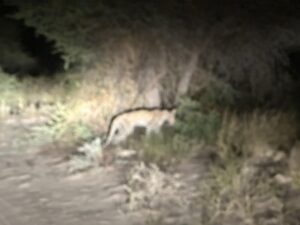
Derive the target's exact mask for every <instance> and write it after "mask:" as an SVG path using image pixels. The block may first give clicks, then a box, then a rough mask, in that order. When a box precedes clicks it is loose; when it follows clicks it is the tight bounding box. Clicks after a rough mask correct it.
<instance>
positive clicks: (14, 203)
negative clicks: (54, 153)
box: [0, 119, 143, 225]
mask: <svg viewBox="0 0 300 225" xmlns="http://www.w3.org/2000/svg"><path fill="white" fill-rule="evenodd" d="M34 125H35V122H33V123H31V122H28V121H22V120H18V119H10V120H2V121H1V122H0V225H25V224H32V225H34V224H37V225H50V224H51V225H54V224H55V225H60V224H63V225H71V224H72V225H82V224H88V225H102V224H103V225H104V224H110V225H118V224H122V225H126V224H130V225H133V224H142V218H143V217H142V215H140V214H135V215H134V214H124V213H122V211H121V210H120V208H121V207H122V204H124V203H125V198H126V195H125V191H124V188H123V187H124V186H123V184H124V173H125V169H124V168H123V167H122V166H119V167H115V168H114V169H112V168H106V169H105V168H99V169H94V170H91V171H90V172H86V173H84V175H83V174H77V175H68V174H67V173H66V165H65V164H64V163H59V164H56V163H55V161H57V160H58V159H57V158H53V157H44V156H40V155H39V154H37V152H38V151H39V147H38V146H39V145H38V144H33V141H32V140H31V138H30V132H31V128H33V127H34Z"/></svg>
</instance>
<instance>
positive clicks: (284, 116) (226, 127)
mask: <svg viewBox="0 0 300 225" xmlns="http://www.w3.org/2000/svg"><path fill="white" fill-rule="evenodd" d="M222 123H223V124H222V128H221V130H220V132H219V136H218V143H217V144H218V145H219V147H220V150H221V154H222V155H224V156H227V155H232V154H240V155H244V156H247V155H253V154H254V155H255V154H260V153H262V154H263V153H264V152H261V151H263V149H264V147H265V146H269V147H271V148H273V149H275V150H285V151H287V150H289V148H290V147H291V146H292V145H293V143H294V141H295V140H296V139H297V135H298V126H297V124H298V123H297V120H296V117H295V116H294V115H293V114H292V113H290V112H280V111H277V112H263V111H254V112H252V113H246V114H243V115H238V114H234V113H231V114H230V113H227V114H225V116H224V117H223V122H222Z"/></svg>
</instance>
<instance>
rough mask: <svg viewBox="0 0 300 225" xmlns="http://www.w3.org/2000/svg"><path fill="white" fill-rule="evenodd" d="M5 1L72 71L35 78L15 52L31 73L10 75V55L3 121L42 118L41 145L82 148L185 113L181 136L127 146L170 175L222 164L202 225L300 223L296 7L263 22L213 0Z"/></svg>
mask: <svg viewBox="0 0 300 225" xmlns="http://www.w3.org/2000/svg"><path fill="white" fill-rule="evenodd" d="M4 2H6V4H8V5H11V6H13V7H16V8H17V10H16V12H15V13H14V14H13V15H10V17H12V18H14V19H16V20H21V21H22V22H23V23H24V24H23V25H24V26H28V27H31V28H34V30H35V32H36V33H37V34H39V35H43V36H44V37H45V39H46V40H48V41H49V42H51V43H53V53H55V54H56V53H59V57H61V59H62V61H63V62H64V70H63V71H60V72H57V73H54V75H52V76H51V77H50V76H47V75H46V74H40V75H39V76H33V75H29V74H30V70H29V69H28V68H29V65H30V67H34V65H36V64H35V60H34V59H33V58H32V57H31V56H28V55H27V56H26V54H25V53H26V52H22V51H21V52H18V51H17V53H16V54H12V55H10V57H11V60H9V61H10V63H11V62H13V61H16V62H17V61H18V58H19V59H20V61H21V59H22V60H23V61H24V63H25V62H26V65H27V66H26V70H25V69H24V71H23V73H22V72H20V71H21V70H16V71H17V72H15V73H9V72H8V69H7V68H12V70H13V69H15V68H17V67H18V68H19V67H22V65H21V66H20V65H11V64H10V65H9V67H7V66H6V64H7V63H6V62H5V60H4V59H2V58H0V66H1V67H0V80H1V83H0V118H1V119H4V118H6V117H11V116H15V117H18V116H24V117H36V116H43V117H45V118H46V122H45V123H44V124H43V125H41V126H40V127H39V128H38V129H37V130H36V137H35V138H39V137H40V135H44V136H47V137H49V140H50V142H66V143H76V144H77V143H83V142H89V141H91V140H93V139H94V138H96V137H100V139H101V141H103V140H104V137H105V133H106V131H107V127H108V125H109V122H110V119H111V118H112V116H113V115H115V114H117V113H119V112H121V111H123V110H126V109H133V108H138V107H145V108H147V107H149V108H151V107H164V108H168V107H173V106H177V114H176V124H175V126H174V127H164V128H163V132H162V133H161V134H159V135H150V136H147V137H145V136H143V137H141V138H139V140H138V141H136V140H133V141H129V143H127V147H130V148H133V149H135V150H137V151H138V152H139V156H141V157H140V159H141V160H143V161H146V162H147V163H156V164H158V165H159V166H161V167H162V168H164V169H165V170H168V169H170V168H173V167H174V166H176V165H179V164H180V162H182V161H183V160H184V159H188V158H191V157H195V156H200V157H201V156H202V155H205V154H206V153H207V154H211V155H212V156H213V157H212V159H211V164H210V166H211V167H210V171H211V176H212V180H210V181H209V182H207V184H206V185H207V188H206V189H205V191H204V192H203V193H204V194H203V195H201V196H199V201H200V200H201V201H202V202H205V203H207V204H206V205H207V208H205V212H206V213H207V215H208V217H209V218H210V219H209V220H206V221H205V223H203V224H205V225H206V224H207V225H208V224H255V225H259V224H277V223H275V222H274V221H273V222H274V223H271V222H272V221H271V222H270V221H267V220H265V219H266V218H265V217H264V216H265V214H268V213H269V212H265V211H263V210H262V208H271V209H270V211H272V210H273V211H272V212H271V214H272V213H273V214H274V215H275V216H274V217H272V218H273V219H274V218H275V219H274V220H276V221H277V222H278V224H290V225H294V224H295V225H296V224H297V223H296V222H295V221H294V220H293V219H292V218H293V217H294V216H295V215H296V214H297V213H295V212H300V206H298V205H297V206H295V205H292V206H290V205H287V204H286V202H287V201H288V200H287V197H284V196H285V194H286V193H287V192H288V191H286V189H289V190H294V189H293V188H295V189H296V190H297V191H299V189H300V181H299V180H300V179H299V177H300V175H299V171H298V170H299V167H297V166H295V165H297V164H298V163H300V157H297V155H299V154H298V152H299V151H300V148H299V147H297V146H298V143H299V139H300V130H299V129H300V126H299V125H300V123H299V99H298V98H297V97H298V96H299V87H300V74H299V69H298V70H297V68H296V66H295V63H294V65H293V59H292V58H291V54H290V53H291V52H293V51H294V52H298V55H299V49H296V48H295V49H296V50H294V49H293V48H294V46H300V41H299V40H300V38H299V37H300V30H299V13H298V11H297V10H295V12H294V11H293V9H290V8H289V6H288V4H284V7H278V5H277V4H269V5H268V4H267V5H268V10H267V11H268V13H265V12H266V10H265V9H263V5H261V3H260V1H252V3H251V4H250V5H251V7H252V9H255V10H254V11H255V12H256V13H257V15H256V16H254V17H253V15H252V11H251V10H248V9H247V7H240V6H239V5H235V6H233V8H231V7H229V4H228V7H224V8H222V9H218V10H217V9H214V7H213V6H212V5H213V4H212V5H211V4H205V2H206V1H200V3H195V2H196V1H187V2H180V1H175V2H176V4H175V3H174V4H173V3H170V2H168V1H166V2H165V5H164V6H163V7H162V8H159V10H158V7H159V4H158V3H157V1H153V2H152V3H150V2H149V3H142V2H140V3H138V2H137V3H136V4H135V5H132V6H129V5H124V4H122V3H119V2H118V1H112V2H113V3H109V1H99V2H101V4H95V7H90V6H91V5H92V4H94V1H85V2H84V3H83V1H80V0H76V1H73V2H72V4H65V3H64V2H63V1H54V0H53V1H43V2H41V3H39V4H37V3H36V1H26V2H22V1H5V0H4ZM188 2H190V3H188ZM229 2H230V1H229ZM279 2H280V1H279ZM288 2H290V3H291V4H290V5H292V3H293V1H292V0H289V1H288ZM278 4H279V3H278ZM169 6H172V10H170V11H169V10H168V9H169ZM182 9H185V10H184V12H182ZM186 11H187V12H189V13H187V12H186ZM41 15H43V16H41ZM145 15H147V16H146V17H147V18H145ZM186 15H189V16H186ZM216 15H218V16H216ZM218 18H223V19H222V20H221V19H218ZM236 18H240V19H239V20H237V19H236ZM265 21H268V23H266V22H265ZM286 21H288V22H286ZM112 24H113V25H112ZM261 24H264V26H262V25H261ZM2 39H4V38H2ZM0 40H1V37H0ZM5 40H10V39H9V38H7V37H6V38H5ZM15 42H17V40H15ZM19 44H20V43H19ZM10 46H14V49H15V48H17V47H16V46H19V45H17V44H15V45H10ZM4 47H5V46H4ZM4 47H2V48H4ZM5 53H6V54H8V53H11V51H9V50H7V49H6V51H5ZM293 54H294V53H293ZM298 57H299V56H298ZM3 58H5V59H6V58H7V57H3ZM97 146H98V145H97ZM98 147H99V146H98ZM212 149H213V150H212ZM206 151H209V152H206ZM292 165H294V166H292ZM289 179H290V181H289ZM284 188H286V189H284ZM297 188H298V189H297ZM284 191H286V192H285V193H283V192H284ZM262 199H263V200H262ZM272 205H273V206H274V207H273V208H272ZM259 207H261V208H259ZM289 207H290V208H289ZM203 210H204V209H203ZM273 214H272V215H273ZM268 215H269V214H268ZM286 215H288V218H286ZM289 219H290V220H289ZM233 220H234V221H233ZM222 221H225V222H224V223H222ZM226 221H227V222H226ZM236 221H243V223H242V222H241V223H238V222H236ZM244 222H245V223H244ZM151 224H152V223H151Z"/></svg>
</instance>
